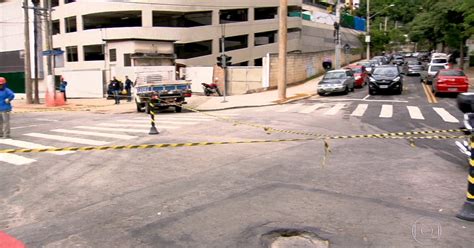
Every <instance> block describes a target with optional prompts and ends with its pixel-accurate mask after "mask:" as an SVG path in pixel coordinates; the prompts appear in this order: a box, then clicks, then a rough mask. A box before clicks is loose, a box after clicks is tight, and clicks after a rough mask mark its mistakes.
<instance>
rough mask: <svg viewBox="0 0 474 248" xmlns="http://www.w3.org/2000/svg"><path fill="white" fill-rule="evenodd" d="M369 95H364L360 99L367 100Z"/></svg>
mask: <svg viewBox="0 0 474 248" xmlns="http://www.w3.org/2000/svg"><path fill="white" fill-rule="evenodd" d="M369 97H370V95H366V96H365V97H364V98H362V100H367V98H369Z"/></svg>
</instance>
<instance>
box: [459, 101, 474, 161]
mask: <svg viewBox="0 0 474 248" xmlns="http://www.w3.org/2000/svg"><path fill="white" fill-rule="evenodd" d="M457 104H458V108H459V110H461V111H462V112H463V113H464V121H463V124H464V128H465V129H467V130H466V131H465V132H464V133H465V134H466V135H470V134H471V133H472V132H474V93H462V94H460V95H459V96H458V98H457ZM469 143H470V140H464V141H462V142H460V141H456V142H455V144H456V146H457V147H458V149H459V151H460V152H461V153H463V154H465V155H466V156H468V157H471V152H472V151H471V148H470V147H469Z"/></svg>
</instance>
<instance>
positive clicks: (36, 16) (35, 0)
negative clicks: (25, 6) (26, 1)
mask: <svg viewBox="0 0 474 248" xmlns="http://www.w3.org/2000/svg"><path fill="white" fill-rule="evenodd" d="M32 2H33V13H34V16H33V34H34V61H35V75H34V76H35V81H34V95H35V97H34V103H35V104H39V103H40V101H39V91H38V77H39V76H38V67H39V65H38V64H39V63H38V19H39V13H38V8H39V2H40V1H39V0H32Z"/></svg>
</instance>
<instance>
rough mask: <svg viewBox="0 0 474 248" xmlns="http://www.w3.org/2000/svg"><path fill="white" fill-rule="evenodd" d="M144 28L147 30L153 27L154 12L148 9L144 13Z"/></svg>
mask: <svg viewBox="0 0 474 248" xmlns="http://www.w3.org/2000/svg"><path fill="white" fill-rule="evenodd" d="M142 26H143V27H145V28H151V27H153V10H151V9H147V10H143V11H142Z"/></svg>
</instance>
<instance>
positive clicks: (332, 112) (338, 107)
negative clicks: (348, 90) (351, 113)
mask: <svg viewBox="0 0 474 248" xmlns="http://www.w3.org/2000/svg"><path fill="white" fill-rule="evenodd" d="M345 106H346V105H345V104H344V103H338V104H336V105H334V107H332V108H331V109H329V110H328V111H327V112H326V113H324V114H325V115H336V114H337V112H339V110H341V109H343V108H344V107H345Z"/></svg>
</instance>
